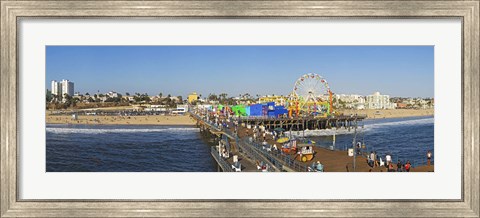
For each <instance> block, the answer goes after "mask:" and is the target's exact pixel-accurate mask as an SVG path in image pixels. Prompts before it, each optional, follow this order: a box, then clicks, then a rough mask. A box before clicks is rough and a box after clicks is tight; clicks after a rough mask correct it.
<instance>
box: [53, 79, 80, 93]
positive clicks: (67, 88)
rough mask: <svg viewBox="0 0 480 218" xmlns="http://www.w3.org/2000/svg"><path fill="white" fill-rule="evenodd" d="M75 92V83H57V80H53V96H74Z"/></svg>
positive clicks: (65, 81)
mask: <svg viewBox="0 0 480 218" xmlns="http://www.w3.org/2000/svg"><path fill="white" fill-rule="evenodd" d="M74 92H75V89H74V86H73V82H70V81H68V80H65V79H64V80H62V81H60V82H57V81H56V80H52V94H53V95H56V96H58V97H63V95H64V94H68V95H70V96H73V94H74Z"/></svg>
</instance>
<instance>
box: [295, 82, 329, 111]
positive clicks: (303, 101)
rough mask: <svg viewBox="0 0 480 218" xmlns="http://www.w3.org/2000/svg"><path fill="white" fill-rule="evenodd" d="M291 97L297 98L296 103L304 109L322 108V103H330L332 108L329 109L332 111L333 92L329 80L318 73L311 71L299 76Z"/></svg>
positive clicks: (315, 109)
mask: <svg viewBox="0 0 480 218" xmlns="http://www.w3.org/2000/svg"><path fill="white" fill-rule="evenodd" d="M291 97H293V98H294V99H296V101H297V102H296V104H297V105H299V109H300V110H302V111H307V112H310V111H317V110H320V105H321V104H324V105H325V104H328V105H329V106H330V108H329V109H327V111H328V113H330V111H331V106H332V92H331V91H330V87H329V86H328V82H327V81H326V80H325V79H324V78H323V77H321V76H320V75H318V74H314V73H309V74H305V75H303V76H301V77H300V78H298V79H297V81H295V84H294V87H293V92H292V94H291ZM292 100H293V99H292ZM327 111H326V112H327Z"/></svg>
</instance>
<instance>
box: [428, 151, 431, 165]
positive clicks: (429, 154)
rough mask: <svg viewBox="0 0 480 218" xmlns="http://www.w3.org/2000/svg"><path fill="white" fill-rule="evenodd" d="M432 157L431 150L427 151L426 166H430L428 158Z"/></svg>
mask: <svg viewBox="0 0 480 218" xmlns="http://www.w3.org/2000/svg"><path fill="white" fill-rule="evenodd" d="M431 159H432V152H431V151H428V152H427V166H430V160H431Z"/></svg>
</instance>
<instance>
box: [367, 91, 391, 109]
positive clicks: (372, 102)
mask: <svg viewBox="0 0 480 218" xmlns="http://www.w3.org/2000/svg"><path fill="white" fill-rule="evenodd" d="M366 106H367V107H366V108H368V109H394V108H395V104H394V103H391V102H390V96H388V95H380V92H375V93H373V95H369V96H367V101H366Z"/></svg>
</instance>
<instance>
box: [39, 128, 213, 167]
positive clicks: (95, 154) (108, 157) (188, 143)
mask: <svg viewBox="0 0 480 218" xmlns="http://www.w3.org/2000/svg"><path fill="white" fill-rule="evenodd" d="M46 132H47V133H46V134H47V135H46V136H47V137H46V138H47V143H46V150H47V153H46V157H47V161H46V164H47V167H46V168H47V172H213V171H216V170H217V166H216V163H215V161H214V160H213V159H212V158H211V155H210V146H209V144H210V142H208V141H206V140H207V139H206V138H205V137H202V136H201V133H200V131H199V129H197V128H195V127H191V126H133V125H118V126H117V125H111V126H110V125H96V126H95V125H94V126H86V125H55V124H52V125H50V124H49V125H47V128H46Z"/></svg>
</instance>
